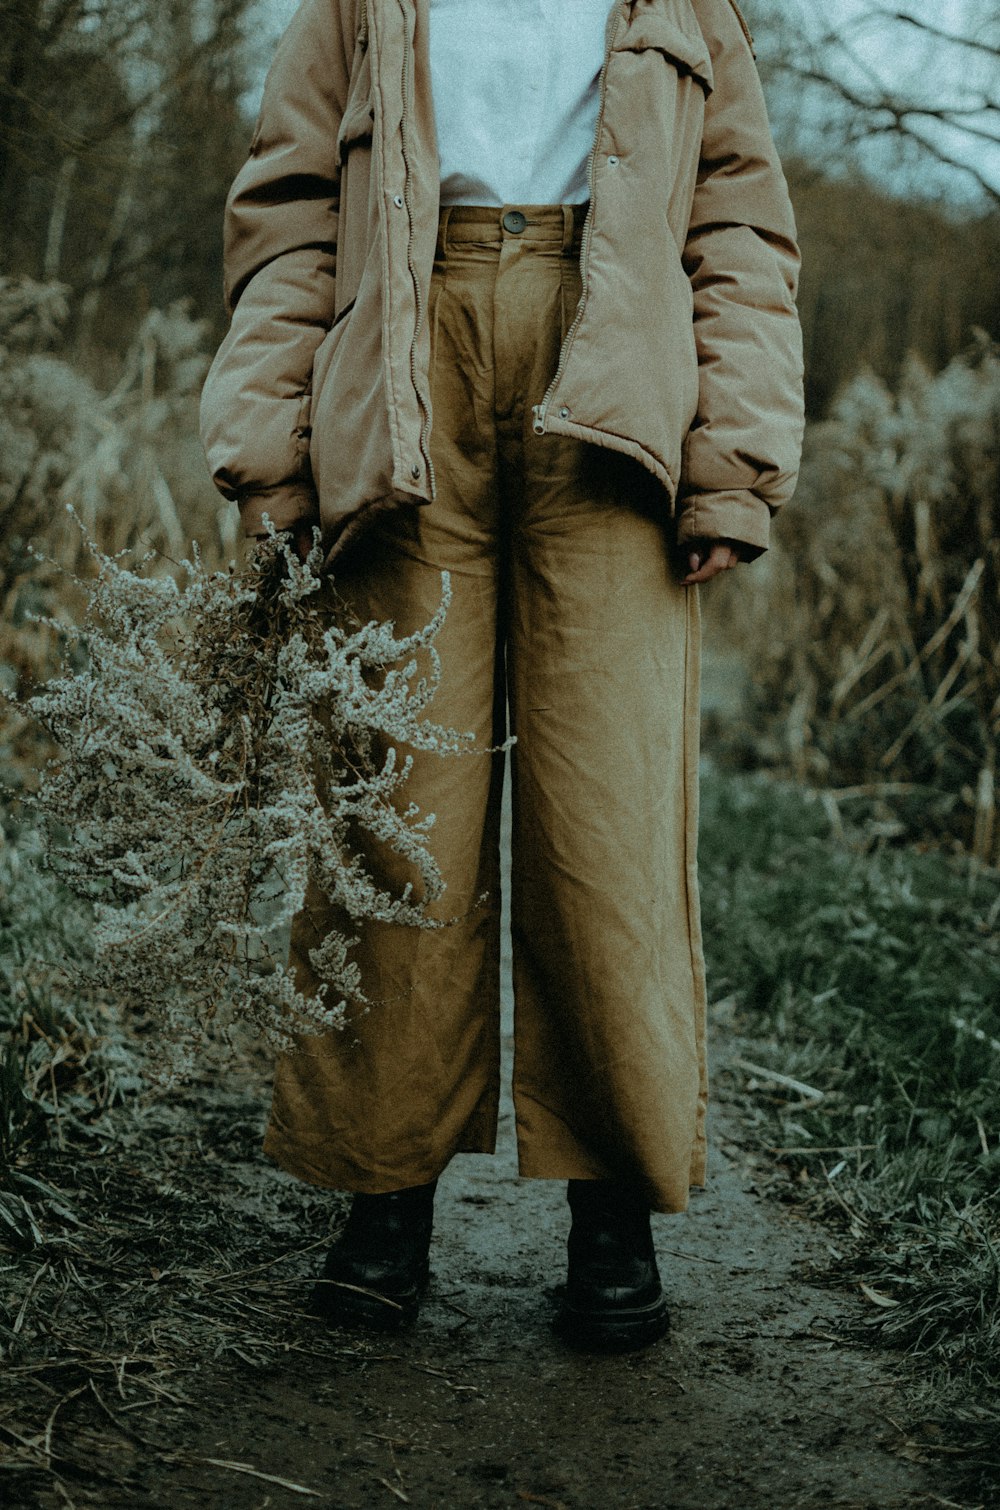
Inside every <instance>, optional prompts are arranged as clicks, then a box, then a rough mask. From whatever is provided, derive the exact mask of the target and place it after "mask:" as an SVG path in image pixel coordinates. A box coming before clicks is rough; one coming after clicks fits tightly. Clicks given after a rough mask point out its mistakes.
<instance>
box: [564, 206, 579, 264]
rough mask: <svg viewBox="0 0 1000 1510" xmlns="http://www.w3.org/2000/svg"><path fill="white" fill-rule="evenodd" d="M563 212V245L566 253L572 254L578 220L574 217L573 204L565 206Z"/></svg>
mask: <svg viewBox="0 0 1000 1510" xmlns="http://www.w3.org/2000/svg"><path fill="white" fill-rule="evenodd" d="M562 212H563V243H562V249H563V251H564V252H571V251H572V250H573V233H574V230H575V228H576V220H575V218H574V215H573V206H572V205H571V204H564V205H563V207H562Z"/></svg>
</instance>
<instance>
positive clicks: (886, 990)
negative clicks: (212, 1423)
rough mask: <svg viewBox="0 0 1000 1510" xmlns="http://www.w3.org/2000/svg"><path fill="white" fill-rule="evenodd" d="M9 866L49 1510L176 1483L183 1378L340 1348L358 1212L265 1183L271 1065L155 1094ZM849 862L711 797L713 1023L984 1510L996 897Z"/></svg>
mask: <svg viewBox="0 0 1000 1510" xmlns="http://www.w3.org/2000/svg"><path fill="white" fill-rule="evenodd" d="M9 839H11V840H13V841H15V842H8V843H7V845H6V847H5V848H3V849H0V939H2V944H0V1270H2V1271H3V1284H2V1286H0V1296H2V1298H0V1358H2V1360H3V1363H2V1370H0V1497H2V1491H3V1485H4V1483H5V1481H6V1482H10V1483H12V1484H15V1485H16V1486H17V1489H18V1493H20V1494H22V1495H33V1496H34V1498H32V1499H31V1500H30V1502H31V1503H38V1504H43V1503H44V1504H45V1505H48V1504H49V1503H52V1504H57V1503H61V1502H63V1500H64V1498H65V1497H64V1496H62V1491H60V1490H59V1489H58V1484H59V1483H62V1482H63V1481H65V1482H66V1483H68V1484H69V1485H70V1486H71V1487H72V1485H73V1484H74V1483H77V1484H79V1483H88V1484H90V1485H93V1484H94V1483H95V1477H94V1475H95V1474H96V1475H98V1480H99V1482H100V1483H101V1484H103V1485H106V1486H107V1493H108V1495H109V1496H110V1495H111V1492H112V1490H113V1491H114V1493H115V1494H121V1493H124V1494H126V1496H127V1494H128V1493H129V1492H130V1483H132V1482H134V1480H131V1479H130V1474H131V1473H132V1472H133V1469H134V1464H135V1462H136V1461H137V1456H136V1455H137V1454H139V1455H145V1457H146V1458H147V1459H148V1457H149V1455H150V1454H154V1455H156V1454H160V1455H162V1457H163V1461H164V1462H167V1461H170V1460H175V1459H176V1451H177V1443H176V1441H174V1440H172V1434H173V1433H174V1427H175V1423H176V1422H178V1421H179V1420H180V1414H179V1413H182V1412H183V1411H184V1410H185V1409H189V1408H190V1402H189V1403H188V1405H185V1403H184V1402H185V1399H186V1398H187V1388H188V1385H187V1383H186V1381H189V1380H190V1379H191V1377H192V1374H193V1372H194V1371H196V1370H197V1369H198V1368H199V1367H200V1366H202V1365H203V1364H205V1363H206V1362H207V1361H208V1360H210V1359H211V1358H213V1357H216V1356H219V1355H225V1354H235V1355H236V1356H237V1357H239V1358H242V1359H244V1360H248V1361H250V1362H251V1363H252V1364H253V1365H254V1366H266V1364H267V1362H268V1360H269V1359H274V1358H276V1357H277V1356H279V1355H280V1354H282V1353H284V1352H287V1351H288V1350H292V1351H294V1352H295V1353H296V1354H301V1356H302V1361H303V1362H304V1363H308V1359H309V1357H310V1356H312V1355H314V1354H316V1352H317V1350H324V1349H326V1350H333V1351H338V1350H343V1348H344V1341H343V1339H340V1340H339V1341H338V1340H337V1339H336V1336H335V1334H330V1335H326V1334H324V1333H323V1332H321V1331H319V1330H316V1329H314V1328H312V1327H310V1326H309V1324H308V1320H307V1318H306V1317H305V1314H304V1313H305V1302H306V1297H307V1293H308V1289H309V1286H310V1283H311V1278H312V1274H313V1272H314V1270H315V1268H316V1264H317V1259H318V1255H319V1253H320V1252H321V1250H322V1248H323V1246H324V1245H325V1244H326V1243H327V1242H328V1240H329V1236H330V1233H331V1230H332V1229H333V1226H334V1224H335V1223H336V1221H337V1220H338V1218H339V1215H340V1212H341V1210H342V1202H339V1201H337V1200H336V1199H335V1198H334V1199H333V1200H331V1198H330V1197H329V1196H327V1195H325V1194H323V1193H322V1192H316V1191H313V1190H311V1189H309V1188H308V1187H306V1186H300V1185H298V1184H296V1183H295V1182H292V1181H289V1180H287V1179H284V1178H283V1177H281V1176H280V1175H279V1174H278V1173H277V1172H276V1171H274V1170H272V1169H271V1168H270V1167H269V1166H268V1165H267V1164H266V1162H265V1161H264V1160H263V1159H262V1158H261V1156H260V1153H259V1138H260V1131H261V1123H262V1120H263V1116H264V1113H265V1109H266V1108H265V1098H264V1093H263V1092H264V1085H265V1081H266V1074H265V1068H264V1061H263V1057H262V1056H260V1055H258V1054H255V1053H254V1052H251V1051H250V1050H241V1051H239V1054H238V1057H237V1063H236V1065H235V1066H233V1067H234V1068H235V1069H237V1070H238V1071H239V1073H237V1074H235V1075H232V1076H230V1075H229V1074H228V1073H227V1070H226V1068H225V1067H224V1063H225V1062H224V1061H223V1059H222V1057H221V1053H220V1051H219V1050H213V1051H211V1052H209V1051H206V1058H205V1061H204V1063H203V1065H202V1068H201V1073H200V1074H199V1075H198V1077H197V1078H196V1079H195V1080H194V1081H193V1082H192V1083H190V1084H188V1085H186V1086H184V1087H182V1088H180V1089H178V1088H175V1089H174V1090H172V1091H170V1092H169V1093H164V1092H163V1091H152V1092H151V1091H147V1090H145V1089H144V1088H143V1087H144V1085H146V1084H148V1083H149V1080H150V1078H151V1074H148V1073H147V1071H153V1070H155V1069H156V1068H157V1045H156V1040H155V1035H154V1034H152V1033H151V1030H150V1028H149V1026H148V1025H144V1024H142V1023H131V1024H129V1025H128V1027H127V1029H126V1027H125V1026H123V1025H122V1024H121V1023H120V1022H118V1021H117V1020H115V1019H114V1018H112V1017H111V1016H110V1015H109V1014H108V1013H106V1012H105V1011H103V1010H102V1008H101V1004H100V1003H99V1002H80V1001H79V1000H77V999H75V998H74V996H73V994H72V991H71V989H70V988H69V986H68V984H67V982H66V981H65V979H64V978H63V976H62V974H61V973H60V971H59V970H58V969H56V968H55V967H54V965H53V961H54V960H56V959H57V958H58V957H60V956H62V955H65V954H67V953H68V954H69V957H70V958H72V957H73V956H74V953H77V954H78V953H79V952H81V951H85V949H86V946H87V919H86V916H85V915H84V914H83V913H82V912H81V911H79V910H75V908H74V905H73V904H71V903H70V902H69V901H68V899H67V898H66V897H65V896H63V895H61V894H60V893H59V892H58V891H57V890H56V889H55V888H54V883H53V882H51V881H50V879H49V878H48V877H47V876H45V874H44V873H41V872H39V871H38V869H37V867H36V866H35V865H34V864H33V863H31V861H30V854H29V855H27V856H26V854H25V842H24V839H25V836H24V835H21V836H18V835H16V834H10V835H9ZM847 839H848V841H853V842H844V841H843V839H842V838H838V837H836V836H833V835H832V834H831V830H830V820H829V816H828V814H827V811H826V810H825V809H824V807H823V804H822V802H821V801H820V800H818V799H817V798H815V797H811V796H810V795H809V794H808V793H806V792H803V791H802V790H800V789H796V788H794V787H790V786H784V785H781V784H779V783H776V782H774V781H772V780H770V779H766V778H762V777H760V778H758V777H746V776H742V777H733V776H729V775H725V774H722V773H719V772H714V771H709V772H708V774H707V775H706V779H705V781H704V784H703V826H702V852H701V876H702V899H703V914H704V927H705V936H706V953H707V956H708V960H709V966H710V971H711V980H710V987H711V996H712V999H713V1001H714V1002H716V1003H720V1002H724V1001H725V1000H726V999H728V1000H729V1002H730V1012H731V1015H732V1019H733V1026H734V1029H735V1033H736V1034H737V1035H738V1038H737V1041H738V1043H739V1050H738V1052H741V1053H743V1052H745V1054H746V1059H745V1060H742V1061H741V1060H738V1059H731V1061H730V1068H729V1069H727V1070H725V1071H723V1073H725V1074H729V1075H733V1076H739V1077H741V1089H742V1090H743V1091H745V1092H746V1093H747V1110H748V1122H749V1126H750V1128H751V1136H754V1137H756V1138H758V1139H759V1141H760V1142H761V1144H762V1145H763V1146H764V1148H765V1149H766V1150H770V1152H768V1154H767V1159H768V1164H769V1166H770V1168H771V1169H772V1170H774V1171H776V1179H777V1181H778V1190H779V1194H782V1195H784V1196H786V1197H787V1198H788V1199H790V1200H795V1201H802V1202H805V1203H806V1205H807V1207H808V1208H809V1210H810V1211H811V1212H812V1213H814V1214H816V1215H818V1216H819V1217H821V1218H822V1219H823V1220H825V1221H827V1222H828V1223H830V1224H832V1226H833V1228H834V1229H835V1230H834V1232H833V1234H832V1241H833V1242H834V1243H835V1245H836V1251H837V1253H839V1255H840V1256H839V1258H838V1259H836V1260H835V1262H834V1264H833V1266H832V1268H831V1271H830V1272H829V1273H828V1274H827V1275H824V1276H817V1277H818V1278H820V1279H821V1281H827V1280H828V1281H831V1282H836V1283H843V1282H844V1281H845V1279H847V1280H850V1281H851V1282H853V1283H855V1284H857V1285H863V1286H864V1287H865V1289H864V1292H863V1293H865V1294H866V1295H867V1296H868V1298H869V1305H868V1307H867V1310H868V1315H869V1316H870V1321H869V1322H868V1325H867V1328H866V1329H865V1330H866V1331H867V1332H869V1333H870V1334H871V1335H872V1336H873V1338H878V1339H881V1340H882V1341H885V1342H889V1343H891V1344H893V1345H895V1346H898V1347H900V1348H902V1349H905V1350H907V1352H909V1353H910V1354H913V1355H916V1356H917V1357H918V1358H919V1359H920V1360H921V1364H922V1366H921V1369H920V1375H921V1377H922V1379H923V1380H924V1383H923V1386H922V1388H921V1390H920V1392H919V1393H918V1395H917V1396H916V1398H915V1399H914V1411H915V1412H919V1418H920V1419H922V1420H923V1421H924V1422H927V1423H932V1424H934V1425H935V1427H936V1429H937V1430H938V1431H939V1432H940V1433H941V1436H940V1438H939V1440H941V1441H943V1442H945V1443H946V1444H948V1446H953V1445H954V1444H955V1441H956V1433H961V1434H962V1436H963V1441H962V1448H963V1452H965V1454H966V1458H965V1461H966V1462H967V1463H968V1483H969V1491H970V1496H976V1497H977V1498H978V1500H979V1501H980V1502H988V1501H989V1497H990V1491H989V1489H987V1488H985V1487H984V1486H986V1485H987V1484H990V1485H992V1486H993V1487H994V1488H995V1486H996V1484H997V1482H998V1481H1000V1464H998V1462H997V1450H996V1446H995V1445H994V1444H995V1441H996V1438H997V1430H998V1426H1000V1264H998V1253H1000V1203H998V1196H997V1185H998V1174H1000V1106H998V1098H997V1094H996V1085H997V1075H998V1071H1000V1046H998V1042H997V1041H998V1040H1000V941H998V937H997V917H998V914H1000V902H998V900H997V897H998V885H997V881H998V878H997V876H996V875H995V874H992V873H988V872H983V871H979V872H976V871H972V870H970V868H969V865H968V862H967V861H962V860H960V859H956V858H953V857H949V856H946V855H943V854H940V853H934V852H929V851H920V850H918V849H915V848H912V847H896V848H890V847H886V846H885V845H883V846H882V847H881V848H879V847H876V848H874V849H873V848H872V847H871V845H870V844H869V842H868V841H867V840H865V839H864V837H863V836H862V835H861V834H855V835H851V834H848V835H847ZM29 849H30V846H29ZM724 1037H725V1035H723V1034H717V1038H720V1039H724ZM720 1046H721V1047H723V1048H724V1049H725V1048H727V1047H731V1041H730V1042H729V1043H728V1044H727V1043H726V1042H723V1043H722V1044H721V1045H720ZM229 1052H230V1055H231V1054H232V1051H229ZM231 1062H232V1061H231V1058H230V1061H229V1063H231ZM751 1062H752V1063H753V1064H755V1065H757V1066H759V1067H760V1068H759V1069H756V1070H751V1069H748V1068H747V1067H746V1066H747V1065H748V1064H750V1063H751ZM770 1073H773V1074H776V1075H781V1076H784V1077H785V1080H784V1081H781V1082H779V1081H776V1080H771V1079H769V1078H768V1077H769V1074H770ZM788 1081H793V1082H797V1083H799V1088H798V1089H796V1088H795V1086H794V1085H789V1084H788ZM237 1276H238V1277H239V1282H238V1283H232V1282H231V1281H232V1280H233V1279H235V1278H236V1277H237ZM108 1443H111V1444H112V1446H113V1450H112V1446H108ZM88 1444H89V1445H88ZM101 1444H103V1445H101ZM171 1454H173V1455H174V1456H173V1459H172V1458H171ZM955 1461H956V1462H957V1455H956V1459H955ZM8 1472H9V1474H10V1478H9V1479H7V1473H8ZM101 1475H103V1477H100V1476H101ZM964 1482H965V1481H964V1480H963V1483H964ZM60 1496H62V1498H61V1497H60ZM116 1502H117V1501H116Z"/></svg>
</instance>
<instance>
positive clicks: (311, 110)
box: [201, 0, 354, 535]
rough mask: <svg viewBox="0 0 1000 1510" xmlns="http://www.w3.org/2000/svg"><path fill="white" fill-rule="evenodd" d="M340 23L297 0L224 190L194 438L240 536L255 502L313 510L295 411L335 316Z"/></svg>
mask: <svg viewBox="0 0 1000 1510" xmlns="http://www.w3.org/2000/svg"><path fill="white" fill-rule="evenodd" d="M349 9H350V5H349V4H346V5H345V6H344V10H345V11H346V10H349ZM342 22H343V17H342V6H341V0H302V4H301V5H300V7H299V10H298V11H297V12H296V14H295V16H294V17H293V19H292V21H291V23H290V25H289V27H288V30H287V31H286V32H285V35H284V37H283V38H282V40H281V42H280V44H279V46H278V50H277V52H276V54H275V57H274V61H273V63H272V66H271V69H270V71H269V73H268V76H267V81H266V83H265V86H264V96H263V103H262V105H261V110H260V115H259V117H258V121H257V128H256V131H255V133H254V136H253V141H252V142H251V146H250V155H249V157H248V159H247V162H246V163H245V165H244V166H243V168H242V169H241V170H240V172H239V174H238V175H237V177H236V180H235V182H234V183H233V186H232V188H231V190H230V192H229V196H228V198H227V200H226V210H225V223H224V254H223V256H224V261H223V265H224V293H225V301H226V309H227V312H228V313H229V314H230V315H231V323H230V327H229V332H228V334H227V335H226V338H225V340H224V341H223V342H222V345H221V346H220V348H219V350H218V352H217V354H216V356H215V360H214V362H213V363H212V366H211V368H210V370H209V373H208V376H207V377H206V379H205V386H204V389H203V392H202V400H201V434H202V441H203V444H204V446H205V452H206V455H207V458H208V464H209V468H210V471H211V473H212V478H213V481H214V482H215V484H216V486H217V487H218V488H219V490H220V491H221V492H222V494H223V495H224V496H225V497H226V498H229V499H236V500H237V502H238V503H239V505H240V514H241V518H242V522H243V527H244V530H245V531H246V533H247V534H248V535H249V534H255V533H258V532H259V531H260V530H261V516H262V515H263V514H264V513H265V512H266V513H268V514H269V515H270V517H271V519H272V520H273V522H274V524H275V525H276V526H277V527H278V528H279V529H284V528H287V527H288V526H290V525H292V524H294V523H296V522H297V521H298V520H303V519H304V520H310V519H313V518H315V516H316V513H317V505H316V497H315V492H314V489H313V485H312V479H311V475H310V470H309V430H308V409H309V392H310V385H311V375H312V365H313V358H314V356H315V353H316V348H317V347H318V345H319V343H320V341H321V340H322V339H323V336H324V334H325V333H326V331H327V330H328V329H329V327H330V324H331V323H332V320H333V315H334V287H335V280H336V272H337V221H338V212H339V201H340V166H339V161H338V156H337V137H338V132H339V129H340V122H341V119H342V116H343V111H344V104H345V99H346V95H347V87H348V79H349V74H350V64H351V57H350V56H348V53H347V50H346V49H345V45H344V35H343V24H342ZM349 40H350V52H351V54H352V55H353V48H354V38H353V36H350V39H349Z"/></svg>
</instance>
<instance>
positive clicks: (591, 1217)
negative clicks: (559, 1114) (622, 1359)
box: [555, 1180, 670, 1352]
mask: <svg viewBox="0 0 1000 1510" xmlns="http://www.w3.org/2000/svg"><path fill="white" fill-rule="evenodd" d="M568 1197H569V1205H570V1210H571V1211H572V1213H573V1223H572V1226H571V1228H570V1234H569V1244H568V1254H569V1269H568V1273H567V1279H566V1292H565V1296H564V1297H563V1301H562V1306H561V1308H560V1311H559V1314H558V1315H557V1317H556V1323H555V1324H556V1330H557V1331H558V1333H559V1335H560V1336H561V1337H562V1338H563V1340H564V1341H566V1342H568V1343H570V1344H571V1345H572V1346H574V1347H581V1348H589V1349H592V1350H594V1351H598V1352H625V1351H627V1350H629V1349H630V1348H638V1347H645V1346H646V1345H647V1344H648V1343H650V1342H655V1341H656V1339H657V1338H658V1337H662V1336H663V1335H664V1333H665V1332H666V1331H667V1330H668V1328H669V1325H670V1318H669V1315H668V1314H667V1303H666V1300H665V1299H664V1296H663V1290H662V1288H661V1286H660V1275H659V1271H658V1269H657V1267H656V1254H655V1252H654V1250H653V1236H652V1233H651V1232H650V1227H649V1207H648V1205H647V1204H646V1203H645V1202H644V1201H643V1200H642V1199H641V1197H639V1196H637V1195H636V1194H635V1193H634V1192H633V1191H631V1190H629V1189H628V1188H627V1187H626V1186H623V1185H620V1184H618V1183H617V1182H616V1181H613V1180H570V1182H569V1191H568Z"/></svg>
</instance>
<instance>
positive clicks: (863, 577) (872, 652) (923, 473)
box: [712, 343, 1000, 865]
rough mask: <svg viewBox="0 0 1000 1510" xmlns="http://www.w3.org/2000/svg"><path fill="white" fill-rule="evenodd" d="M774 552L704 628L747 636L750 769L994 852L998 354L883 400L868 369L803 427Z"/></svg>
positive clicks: (734, 741)
mask: <svg viewBox="0 0 1000 1510" xmlns="http://www.w3.org/2000/svg"><path fill="white" fill-rule="evenodd" d="M778 539H779V544H778V545H777V547H776V548H775V550H774V551H773V552H771V553H769V556H768V557H766V558H765V559H764V560H763V561H761V562H759V563H757V564H755V566H754V568H753V571H754V572H755V573H756V574H757V575H756V576H755V578H754V581H753V584H752V588H751V587H750V585H749V584H748V583H747V581H746V579H744V580H743V581H740V582H736V583H731V584H721V585H722V594H721V595H720V596H719V597H718V598H717V599H715V600H714V601H713V604H712V612H713V617H714V624H713V628H714V633H715V636H716V639H717V642H718V644H719V646H720V647H721V648H722V649H723V651H724V652H725V653H728V654H732V655H735V656H739V657H740V658H742V659H744V660H745V659H746V647H747V646H748V645H751V646H753V648H754V655H753V658H752V661H751V662H750V666H751V676H752V682H751V686H750V693H749V702H748V707H747V710H746V717H745V721H744V722H743V723H742V724H738V725H737V726H735V727H734V726H733V725H730V726H729V727H728V728H725V729H724V730H722V731H721V733H722V741H721V743H722V747H723V748H724V749H725V750H726V751H727V752H728V754H729V755H730V756H731V757H733V758H735V759H737V760H739V761H740V762H742V763H744V764H758V763H761V762H763V763H764V764H767V765H771V766H773V767H777V768H779V769H784V770H786V771H787V772H789V773H790V774H792V775H794V776H795V777H796V778H797V779H799V780H801V781H806V782H810V783H812V784H815V785H819V786H822V787H824V788H826V789H827V793H828V797H827V805H828V808H829V810H830V814H831V818H832V819H833V821H834V823H835V824H836V825H849V824H850V822H851V821H852V819H853V817H854V815H855V814H858V813H866V814H867V815H868V816H869V818H870V819H872V820H873V821H874V828H873V830H872V832H873V834H874V836H875V837H876V838H878V839H886V838H894V837H897V836H901V835H908V836H917V837H926V836H933V837H935V838H937V839H938V840H940V839H942V838H943V839H944V840H945V841H946V842H947V843H957V844H959V845H960V846H963V847H965V848H967V849H968V850H970V851H971V852H972V854H973V855H974V856H976V857H977V859H979V860H980V861H981V862H982V863H984V864H987V865H989V864H996V863H998V861H1000V822H998V816H997V743H998V737H1000V356H998V354H997V352H996V351H994V350H993V349H992V348H991V347H989V346H988V345H986V344H985V343H982V344H980V345H979V346H978V347H977V348H976V349H975V350H974V351H973V352H972V353H970V354H969V355H967V356H966V357H963V358H960V359H956V361H954V362H953V363H952V364H951V365H950V366H949V367H948V368H947V369H945V371H944V372H943V373H940V374H938V375H937V376H936V377H935V376H931V374H929V373H928V372H927V371H926V370H924V369H923V368H922V367H921V366H920V365H919V364H918V363H916V362H914V363H912V364H911V366H910V368H909V370H908V373H907V375H906V378H905V380H904V383H903V385H902V387H901V390H900V392H899V393H898V394H896V395H892V394H890V393H888V391H887V390H886V389H885V388H884V387H883V386H882V385H881V384H879V383H878V382H877V381H876V380H875V379H874V378H860V379H858V380H857V381H856V382H855V383H853V384H852V385H851V386H850V387H849V388H848V389H847V390H846V391H845V393H844V394H843V395H842V397H841V400H840V403H839V405H838V406H837V408H836V410H835V413H834V415H833V417H832V418H831V420H830V421H829V422H828V423H826V424H824V425H821V426H816V427H815V428H814V430H813V432H812V433H811V435H810V437H809V443H808V446H807V452H806V459H805V465H804V469H803V477H802V483H801V486H800V489H799V493H798V497H797V499H796V502H795V504H794V505H793V506H792V507H791V508H790V509H789V511H788V514H787V517H786V518H785V519H783V520H782V521H781V523H780V526H779V529H778Z"/></svg>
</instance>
